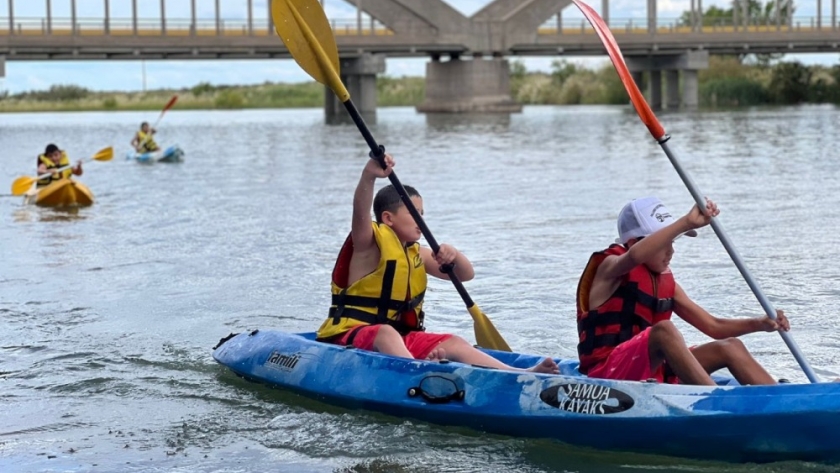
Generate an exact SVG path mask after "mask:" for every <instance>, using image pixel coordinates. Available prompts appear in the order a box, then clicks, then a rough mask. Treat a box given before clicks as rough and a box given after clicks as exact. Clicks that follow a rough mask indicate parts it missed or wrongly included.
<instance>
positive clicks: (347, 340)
mask: <svg viewBox="0 0 840 473" xmlns="http://www.w3.org/2000/svg"><path fill="white" fill-rule="evenodd" d="M385 164H386V168H385V169H383V168H382V167H381V166H380V164H379V162H378V161H377V160H375V159H369V160H368V162H367V163H366V165H365V167H364V170H363V171H362V176H361V179H360V180H359V184H358V186H357V187H356V192H355V196H354V199H353V220H352V225H351V232H350V235H349V236H348V237H347V239H346V240H345V242H344V245H343V246H342V248H341V251H340V252H339V254H338V258H337V259H336V263H335V268H334V269H333V273H332V305H331V307H330V311H329V317H328V318H327V320H325V321H324V323H323V324H322V325H321V327H320V329H318V335H317V338H318V340H319V341H323V342H328V343H334V344H338V345H344V346H348V345H352V346H354V347H356V348H359V349H363V350H371V351H377V352H380V353H384V354H388V355H394V356H399V357H403V358H416V359H428V360H440V359H443V358H447V359H449V360H453V361H459V362H462V363H469V364H474V365H479V366H487V367H492V368H498V369H510V370H513V369H516V368H513V367H511V366H508V365H506V364H504V363H501V362H500V361H498V360H496V359H495V358H493V357H491V356H489V355H487V354H486V353H484V352H482V351H480V350H478V349H476V348H475V347H473V346H472V345H470V343H469V342H467V341H466V340H464V339H463V338H461V337H459V336H456V335H450V334H436V333H428V332H426V331H425V327H424V325H423V322H424V314H423V296H424V294H425V293H426V275H427V274H431V275H432V276H435V277H438V278H441V279H449V276H448V275H447V274H446V273H445V272H444V271H442V270H441V265H454V269H453V271H454V272H455V275H456V276H457V277H458V278H459V279H461V280H462V281H469V280H470V279H472V278H473V276H474V270H473V267H472V264H471V263H470V260H469V259H467V257H466V256H465V255H464V254H463V253H461V252H460V251H458V250H457V249H455V248H454V247H453V246H451V245H448V244H443V245H440V249H439V251H438V253H437V254H433V253H432V250H431V249H429V248H426V247H421V246H420V244H419V243H417V240H419V239H420V237H421V236H422V234H421V231H420V228H419V226H418V225H417V223H416V222H415V221H414V218H413V217H412V216H411V213H410V212H409V210H408V209H407V208H406V206H405V204H404V203H403V202H402V200H401V199H400V196H399V193H398V191H397V190H396V189H395V188H394V186H391V185H389V186H386V187H384V188H382V189H380V190H379V192H377V193H376V197H375V198H374V194H373V188H374V184H375V182H376V179H377V178H385V177H387V176H388V175H389V174H391V172H392V170H393V167H394V160H393V158H392V157H391V156H390V155H387V154H386V155H385ZM405 189H406V191H407V192H408V195H409V196H410V198H411V200H412V202H413V203H414V205H415V206H416V207H417V210H418V212H420V214H422V213H423V199H422V198H421V197H420V194H419V193H418V192H417V190H416V189H414V188H412V187H410V186H405ZM371 204H373V211H374V214H375V216H376V222H374V221H373V220H372V219H371V215H370V208H371ZM530 371H534V372H540V373H557V372H558V368H557V364H556V363H554V361H553V360H552V359H551V358H546V359H545V360H543V361H542V362H541V363H539V364H538V365H536V366H534V367H532V368H530Z"/></svg>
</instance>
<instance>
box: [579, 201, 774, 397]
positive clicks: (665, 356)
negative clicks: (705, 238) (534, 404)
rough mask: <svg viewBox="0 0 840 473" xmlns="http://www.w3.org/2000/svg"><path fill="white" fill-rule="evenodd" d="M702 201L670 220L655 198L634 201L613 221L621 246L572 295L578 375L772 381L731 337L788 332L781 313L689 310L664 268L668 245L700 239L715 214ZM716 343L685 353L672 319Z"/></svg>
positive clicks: (599, 257) (595, 263) (591, 267)
mask: <svg viewBox="0 0 840 473" xmlns="http://www.w3.org/2000/svg"><path fill="white" fill-rule="evenodd" d="M718 213H719V211H718V208H717V205H715V203H714V202H712V201H710V200H708V199H707V200H706V208H705V209H704V210H702V211H701V210H700V209H699V208H698V207H697V206H696V205H695V206H694V207H693V208H692V209H691V211H690V212H689V213H687V214H686V215H685V216H683V217H681V218H680V219H677V220H675V219H674V218H673V217H672V216H671V214H670V212H668V209H666V208H665V206H664V205H663V204H662V201H660V200H659V199H657V198H656V197H646V198H642V199H636V200H633V201H631V202H630V203H628V204H627V205H625V206H624V208H623V209H621V213H620V214H619V216H618V234H619V238H618V240H616V242H617V243H618V244H616V245H612V246H610V247H609V248H608V249H606V250H604V251H601V252H598V253H594V254H593V255H592V256H591V257H590V259H589V263H588V264H587V265H586V269H585V270H584V271H583V275H581V278H580V282H579V283H578V289H577V323H578V333H579V336H580V343H579V344H578V355H579V356H580V371H581V373H583V374H586V375H588V376H590V377H593V378H607V379H623V380H631V381H644V380H648V379H655V380H657V381H659V382H666V381H667V382H682V383H685V384H705V385H714V384H715V383H714V381H713V380H712V378H711V377H710V376H709V375H710V374H711V373H713V372H715V371H717V370H719V369H721V368H728V369H729V371H730V372H731V373H732V375H733V376H734V377H735V379H737V380H738V382H740V383H741V384H774V383H775V382H776V381H775V380H774V379H773V378H772V377H771V376H770V375H769V374H768V373H767V371H765V370H764V368H762V367H761V365H759V364H758V362H757V361H756V360H755V359H754V358H753V357H752V355H750V353H749V352H748V351H747V349H746V347H744V344H743V343H742V342H741V341H740V340H738V339H737V338H736V337H738V336H741V335H744V334H748V333H753V332H760V331H766V332H773V331H777V330H785V331H787V330H788V329H789V328H790V325H789V323H788V321H787V318H785V316H784V313H783V312H782V311H777V320H775V321H774V320H773V319H771V318H769V317H767V316H766V315H765V316H764V317H758V318H748V319H721V318H718V317H715V316H713V315H711V314H710V313H708V312H707V311H706V310H705V309H703V308H702V307H700V306H699V305H697V304H696V303H694V301H692V300H691V299H690V298H689V297H688V296H687V295H686V293H685V292H684V291H683V289H682V288H681V287H680V286H679V284H677V283H676V282H675V281H674V276H673V274H672V273H671V269H670V268H669V266H668V265H669V263H670V262H671V257H672V256H673V254H674V247H673V241H674V240H675V239H677V238H679V237H680V236H682V235H686V236H692V237H693V236H697V232H696V231H695V229H696V228H700V227H704V226H706V225H708V224H709V223H710V222H711V219H712V217H714V216H716V215H718ZM672 312H673V313H676V314H677V315H678V316H679V317H680V318H682V319H683V320H685V321H686V322H688V323H689V324H691V325H693V326H694V327H695V328H697V329H698V330H700V331H701V332H703V333H705V334H706V335H708V336H710V337H712V338H714V339H715V340H716V341H714V342H710V343H706V344H704V345H700V346H697V347H694V348H692V349H689V348H688V347H687V346H686V344H685V340H684V339H683V337H682V335H681V334H680V332H679V330H677V328H676V326H674V323H673V322H671V320H670V319H671V314H672Z"/></svg>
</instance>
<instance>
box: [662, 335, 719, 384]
mask: <svg viewBox="0 0 840 473" xmlns="http://www.w3.org/2000/svg"><path fill="white" fill-rule="evenodd" d="M648 351H649V353H650V364H651V367H658V366H659V365H660V364H661V363H662V362H663V361H667V362H668V366H670V367H671V369H672V370H674V374H676V375H677V377H678V378H680V381H682V382H683V383H685V384H698V385H706V386H714V385H715V382H714V381H713V380H712V377H711V376H709V373H707V372H706V370H705V369H704V368H703V366H702V365H701V364H700V363H699V362H698V361H697V358H695V357H694V354H692V352H691V351H690V350H689V349H688V347H687V346H686V345H685V340H683V337H682V334H681V333H680V331H679V330H677V327H676V326H674V323H673V322H671V321H670V320H663V321H662V322H658V323H657V324H656V325H654V326H653V327H651V328H650V335H649V338H648Z"/></svg>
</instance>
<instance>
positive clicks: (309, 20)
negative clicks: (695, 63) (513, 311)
mask: <svg viewBox="0 0 840 473" xmlns="http://www.w3.org/2000/svg"><path fill="white" fill-rule="evenodd" d="M271 18H272V20H273V21H274V27H275V29H276V30H277V35H278V36H280V39H282V40H283V43H284V44H285V45H286V48H287V49H288V50H289V53H290V54H291V55H292V57H293V58H294V59H295V61H296V62H297V63H298V64H299V65H300V67H301V68H303V70H304V71H306V72H307V74H309V75H310V76H312V78H313V79H315V80H316V81H318V82H320V83H322V84H324V85H326V86H327V87H329V88H330V89H331V90H332V91H333V92H334V93H335V95H336V96H338V98H339V100H341V102H342V103H343V104H344V107H345V108H346V109H347V113H349V114H350V117H351V118H352V119H353V122H354V123H355V124H356V126H357V127H358V128H359V131H360V132H361V133H362V136H363V137H364V138H365V141H366V142H367V144H368V146H370V150H371V152H370V157H371V158H373V159H376V160H377V161H379V163H380V164H381V165H382V167H385V160H384V156H385V147H384V146H381V145H379V144H378V143H377V142H376V140H375V139H374V138H373V135H371V133H370V130H369V129H368V127H367V125H366V124H365V121H364V119H363V118H362V116H361V115H359V111H358V110H357V109H356V106H355V105H353V101H352V100H350V94H349V93H348V92H347V88H345V87H344V84H343V83H342V82H341V77H340V75H339V63H338V48H337V47H336V45H335V36H333V32H332V29H331V28H330V24H329V21H328V20H327V16H326V15H325V14H324V10H323V8H321V5H320V4H319V3H318V1H317V0H272V1H271ZM388 179H390V180H391V184H393V185H394V188H395V189H396V190H397V192H398V193H399V194H400V198H401V199H402V202H403V204H405V206H406V208H407V209H408V211H409V212H410V213H411V216H412V217H414V221H415V222H417V226H419V227H420V231H421V232H422V233H423V236H424V237H425V238H426V241H427V242H428V243H429V247H431V249H432V251H434V252H435V253H437V252H438V250H439V249H440V245H438V243H437V240H435V238H434V236H432V232H431V231H430V230H429V227H428V226H426V222H424V221H423V217H421V216H420V212H418V211H417V208H416V207H415V206H414V203H412V202H411V198H410V197H409V196H408V192H406V190H405V187H403V185H402V183H400V180H399V179H398V178H397V174H396V173H394V172H391V174H390V175H389V176H388ZM442 269H443V270H444V271H446V272H447V273H448V275H449V279H450V280H451V281H452V284H454V285H455V289H456V290H457V291H458V294H460V295H461V298H462V299H463V300H464V303H465V304H466V305H467V310H469V313H470V315H471V316H472V318H473V323H474V328H475V339H476V342H477V343H478V345H479V346H481V347H484V348H490V349H493V350H503V351H511V350H510V346H508V344H507V342H505V339H504V338H502V335H501V334H500V333H499V331H498V330H496V327H494V326H493V323H492V322H491V321H490V319H489V318H488V317H487V315H486V314H484V312H482V311H481V309H479V308H478V306H477V305H476V304H475V302H473V300H472V298H470V295H469V294H468V293H467V290H466V288H464V284H463V283H461V281H460V280H459V279H458V278H457V276H455V273H454V272H453V271H452V268H442Z"/></svg>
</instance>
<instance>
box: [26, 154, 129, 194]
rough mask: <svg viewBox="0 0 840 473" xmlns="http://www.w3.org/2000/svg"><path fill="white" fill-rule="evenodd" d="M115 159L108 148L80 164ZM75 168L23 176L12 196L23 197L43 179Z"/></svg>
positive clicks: (69, 166) (68, 167)
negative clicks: (33, 185)
mask: <svg viewBox="0 0 840 473" xmlns="http://www.w3.org/2000/svg"><path fill="white" fill-rule="evenodd" d="M113 157H114V148H112V147H110V146H109V147H107V148H102V149H100V150H99V151H98V152H97V153H96V154H94V155H93V156H91V157H90V158H88V159H81V160H79V162H80V163H82V162H85V161H90V160H93V161H110V160H111V159H113ZM73 166H75V164H70V165H67V166H64V167H60V168H58V169H53V170H50V172H48V173H46V174H41V175H40V176H35V177H32V176H21V177H19V178H17V179H15V181H14V182H13V183H12V195H23V194H25V193H26V191H28V190H29V189H31V188H32V184H35V182H36V181H39V180H41V179H45V178H47V177H50V176H52V175H53V174H55V173H57V172H61V171H66V170H68V169H70V168H72V167H73Z"/></svg>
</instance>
